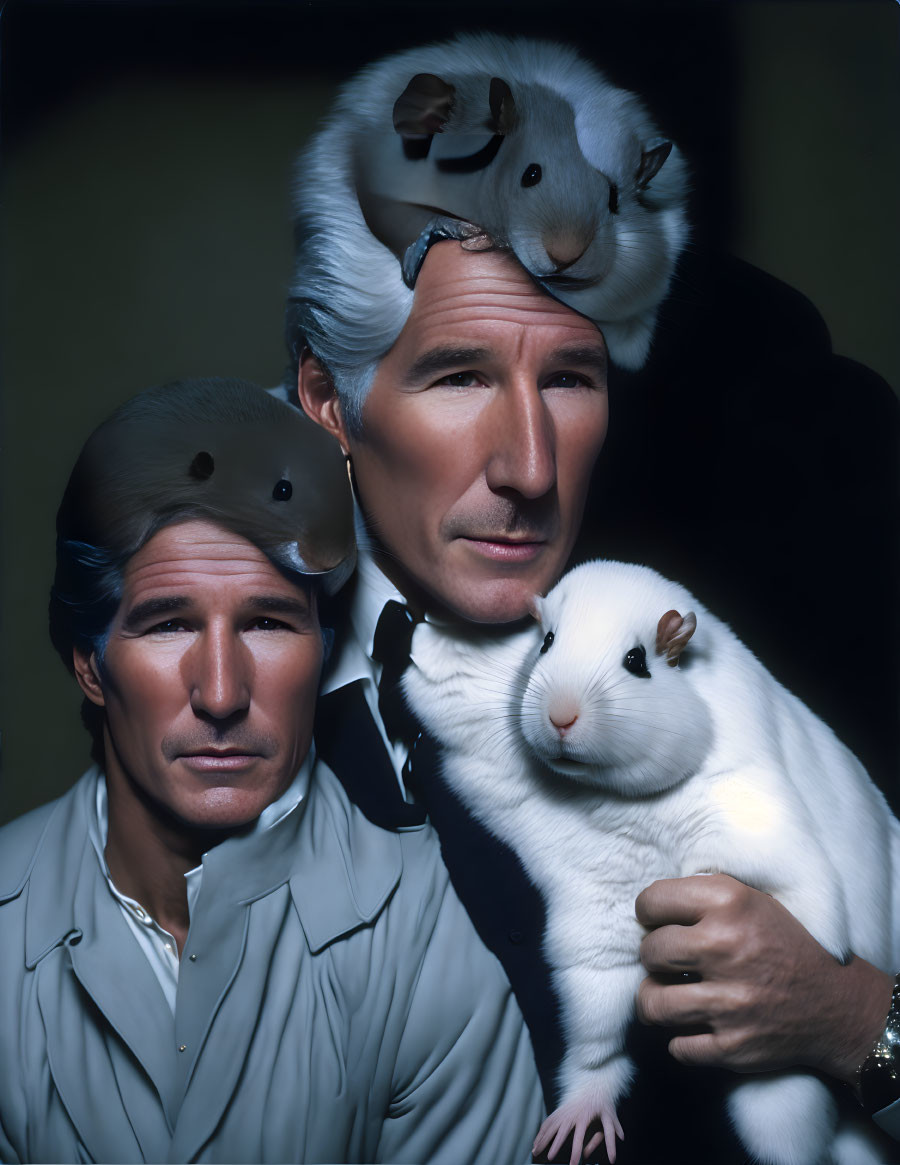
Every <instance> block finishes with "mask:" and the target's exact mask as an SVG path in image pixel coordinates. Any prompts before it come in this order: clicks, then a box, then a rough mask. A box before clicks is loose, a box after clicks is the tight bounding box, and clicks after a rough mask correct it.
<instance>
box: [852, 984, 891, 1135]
mask: <svg viewBox="0 0 900 1165" xmlns="http://www.w3.org/2000/svg"><path fill="white" fill-rule="evenodd" d="M859 1092H860V1100H861V1101H862V1105H863V1108H864V1109H865V1110H866V1111H867V1112H878V1110H879V1109H882V1108H886V1107H887V1106H888V1105H889V1104H893V1103H894V1101H895V1100H900V975H898V976H897V978H896V979H895V980H894V993H893V995H892V997H891V1010H890V1012H889V1014H888V1017H887V1023H886V1024H885V1028H884V1031H883V1032H882V1033H881V1035H880V1036H879V1038H878V1043H877V1044H876V1045H875V1047H874V1048H873V1049H872V1051H871V1052H870V1053H869V1054H868V1056H867V1057H866V1059H865V1061H864V1062H863V1066H862V1068H861V1069H860V1072H859Z"/></svg>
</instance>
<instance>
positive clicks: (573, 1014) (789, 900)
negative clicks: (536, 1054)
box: [404, 562, 900, 1165]
mask: <svg viewBox="0 0 900 1165" xmlns="http://www.w3.org/2000/svg"><path fill="white" fill-rule="evenodd" d="M535 614H536V616H537V619H538V623H536V624H535V625H533V626H531V627H529V628H527V629H526V630H524V631H522V630H520V631H516V632H514V633H512V634H509V635H506V636H499V637H488V636H485V635H484V634H483V633H479V632H478V631H477V630H461V629H450V628H439V627H437V626H435V625H430V624H422V625H420V627H419V628H417V630H416V632H415V635H414V637H413V643H412V664H413V666H411V667H410V668H409V669H408V671H407V673H406V676H405V678H404V685H405V688H406V691H407V695H408V697H409V700H410V702H411V704H412V706H413V708H414V710H415V711H416V713H417V714H418V715H419V717H420V718H421V720H422V721H423V723H424V724H425V726H426V727H427V728H428V730H429V731H430V732H431V733H432V735H433V736H434V737H435V738H436V739H437V740H438V741H439V742H440V743H441V744H442V746H443V748H444V757H443V777H444V779H445V780H446V781H447V782H448V783H449V785H450V786H451V787H452V788H453V789H454V791H455V792H456V793H457V795H458V796H459V797H461V799H462V800H463V801H464V802H465V803H466V804H467V805H468V806H469V808H470V809H471V810H472V812H473V813H474V814H475V816H476V817H478V818H479V820H481V821H482V822H483V823H484V824H485V825H486V826H487V827H488V828H489V829H490V830H491V831H492V832H493V833H495V834H496V835H497V836H498V837H499V838H500V839H501V840H502V841H504V842H505V843H506V844H507V845H509V846H510V847H511V848H512V849H513V850H514V851H515V852H516V853H517V854H518V855H519V857H520V859H521V861H522V863H523V865H524V866H525V869H526V870H527V872H528V874H529V877H530V878H531V880H532V881H533V882H534V884H535V885H536V886H537V887H538V889H539V890H540V892H541V894H542V896H543V898H544V901H545V904H546V913H547V927H546V935H545V954H546V957H547V961H548V963H549V965H550V967H551V969H552V972H553V976H554V984H555V987H556V990H557V994H558V996H559V1000H560V1005H561V1009H562V1019H563V1030H564V1034H565V1044H566V1050H565V1055H564V1058H563V1061H562V1065H561V1068H560V1073H559V1079H558V1082H557V1083H558V1089H559V1095H560V1097H561V1103H560V1105H559V1107H558V1108H557V1109H556V1111H555V1112H554V1113H552V1114H551V1115H550V1116H549V1117H548V1118H547V1121H546V1122H545V1123H544V1125H543V1126H542V1129H541V1131H540V1133H539V1135H538V1139H537V1141H536V1150H537V1151H541V1152H542V1151H547V1150H549V1153H550V1156H551V1158H552V1157H554V1156H555V1155H556V1153H557V1152H558V1151H559V1149H560V1147H561V1146H562V1144H563V1142H564V1141H565V1139H566V1138H567V1137H568V1135H569V1134H571V1133H574V1137H573V1144H572V1152H571V1161H572V1163H573V1165H574V1163H575V1162H577V1161H578V1160H579V1159H580V1158H581V1155H582V1150H583V1149H585V1148H586V1151H587V1152H591V1151H592V1150H593V1149H594V1148H595V1147H596V1144H597V1142H598V1139H599V1138H598V1135H593V1136H591V1135H590V1134H588V1132H587V1130H588V1126H592V1129H593V1128H596V1127H598V1125H599V1126H600V1127H602V1130H603V1136H604V1138H605V1141H606V1147H607V1151H608V1154H609V1157H610V1160H614V1158H615V1143H616V1137H617V1135H621V1127H620V1126H619V1123H618V1117H617V1115H616V1103H617V1101H618V1100H619V1098H620V1097H621V1096H623V1095H624V1094H625V1092H626V1091H627V1088H628V1084H629V1081H630V1079H631V1077H632V1074H633V1072H634V1070H635V1069H634V1065H633V1064H632V1063H631V1061H630V1060H629V1059H628V1057H627V1056H626V1055H625V1054H624V1052H623V1045H624V1036H625V1030H626V1027H627V1025H628V1023H629V1021H630V1020H631V1018H632V1016H633V1014H634V1002H635V995H636V992H637V988H638V985H639V983H640V981H641V979H642V977H643V974H644V972H643V969H642V967H641V964H640V959H639V947H640V942H641V938H642V937H643V933H644V932H643V929H642V927H641V926H640V925H639V924H638V922H637V920H636V918H635V914H634V901H635V898H636V897H637V895H638V894H639V893H640V891H641V890H643V889H644V888H645V887H646V886H647V885H649V884H650V883H651V882H653V881H654V880H656V879H658V878H671V877H684V876H688V875H691V874H696V873H710V872H722V873H727V874H730V875H732V876H733V877H736V878H739V879H740V880H741V881H743V882H746V883H748V884H749V885H751V886H754V887H756V888H758V889H760V890H763V891H766V892H767V893H770V894H772V895H773V896H774V897H775V898H777V899H778V901H780V902H781V903H783V905H784V906H785V907H787V909H788V910H790V911H791V913H792V914H794V915H795V917H796V918H797V919H799V921H800V922H801V923H802V924H803V925H804V926H805V927H806V928H807V930H809V931H810V933H811V934H812V935H813V936H814V937H815V938H816V939H817V940H818V941H819V942H820V943H821V944H822V945H823V946H824V947H825V948H826V949H827V950H828V951H830V952H831V954H833V955H834V956H835V957H836V958H838V959H843V958H845V957H847V956H848V954H849V953H850V952H853V953H855V954H857V955H859V956H861V957H862V958H864V959H867V960H868V961H869V962H871V963H873V964H875V965H876V966H878V967H880V968H881V969H882V970H885V971H888V972H890V973H893V972H894V971H895V970H896V968H897V966H898V964H900V885H898V871H900V824H898V822H897V820H896V819H895V818H894V817H893V816H892V815H891V813H890V811H889V809H888V807H887V805H886V803H885V801H884V798H883V797H882V796H881V794H880V793H879V791H878V790H877V789H876V788H875V786H874V784H873V783H872V782H871V780H870V779H869V777H868V775H867V774H866V772H865V770H864V769H863V768H862V766H861V765H860V763H859V762H858V761H857V760H856V758H855V757H854V756H853V755H852V753H850V751H849V750H848V749H846V748H845V747H844V746H843V745H842V744H841V743H840V741H839V740H838V739H837V738H836V737H835V735H834V734H833V733H832V732H831V730H830V729H829V728H828V727H827V726H826V725H825V724H824V723H823V722H822V721H821V720H819V719H818V718H817V717H816V716H814V715H813V713H812V712H810V710H809V709H808V708H807V707H806V706H805V705H804V704H802V703H801V702H800V700H798V699H797V698H796V697H795V696H793V695H792V694H791V693H790V692H788V691H787V690H786V689H785V688H784V687H782V686H781V685H780V684H779V683H778V682H777V680H775V678H774V677H773V676H772V675H771V674H770V673H769V672H768V671H767V670H766V669H765V668H764V667H763V666H762V664H761V663H760V662H759V661H758V660H757V659H756V658H755V657H754V655H753V654H752V653H751V651H750V650H749V649H748V648H747V647H745V646H744V645H743V644H742V643H741V642H740V641H739V640H738V639H737V637H736V636H735V635H734V634H733V632H732V631H731V630H730V629H729V628H728V627H727V626H726V625H725V624H724V623H723V622H722V621H721V620H719V619H717V618H716V617H715V616H714V615H712V614H711V613H710V612H709V611H707V610H706V609H705V608H704V607H703V606H702V604H701V603H699V602H698V601H697V600H696V599H695V598H694V597H693V596H692V595H691V594H689V592H687V591H686V590H685V589H684V588H683V587H681V586H679V585H678V584H676V583H672V582H669V581H667V580H666V579H664V578H662V577H661V576H660V575H658V574H656V573H655V572H654V571H652V570H649V569H648V568H646V567H641V566H633V565H628V564H624V563H616V562H593V563H587V564H585V565H583V566H580V567H577V568H576V569H575V570H573V571H571V572H570V573H569V574H567V575H566V576H565V577H564V578H563V579H562V580H561V581H560V582H559V584H558V585H557V586H556V587H555V588H554V589H553V590H552V591H551V592H550V594H549V595H548V596H547V597H546V598H538V599H536V600H535ZM728 1103H729V1111H730V1115H731V1117H732V1120H733V1121H734V1124H735V1128H736V1130H737V1132H738V1135H739V1136H740V1138H741V1141H742V1142H743V1144H744V1146H745V1147H746V1148H747V1150H748V1152H750V1153H751V1154H752V1155H753V1156H754V1157H755V1158H756V1159H757V1160H759V1161H763V1162H771V1163H773V1165H805V1163H809V1165H813V1163H815V1162H824V1161H829V1162H836V1163H840V1162H847V1163H849V1162H850V1161H854V1162H865V1161H871V1162H875V1161H877V1160H878V1159H879V1158H878V1151H877V1150H876V1149H875V1148H874V1147H873V1145H872V1143H870V1141H869V1135H868V1133H867V1131H866V1130H865V1129H864V1128H863V1127H861V1126H860V1127H859V1128H857V1127H856V1126H853V1127H850V1126H849V1125H848V1126H846V1127H840V1126H839V1124H838V1117H837V1109H836V1106H835V1103H834V1100H833V1097H832V1095H831V1093H830V1091H829V1089H828V1087H827V1086H826V1085H825V1084H824V1083H823V1082H822V1081H821V1080H820V1079H819V1078H818V1077H816V1076H814V1075H812V1074H811V1073H807V1072H803V1071H793V1070H792V1071H789V1072H775V1073H767V1074H765V1075H759V1076H755V1077H754V1076H747V1077H743V1076H741V1077H736V1078H735V1083H734V1085H733V1087H732V1089H731V1093H730V1096H729V1102H728ZM586 1142H587V1143H586Z"/></svg>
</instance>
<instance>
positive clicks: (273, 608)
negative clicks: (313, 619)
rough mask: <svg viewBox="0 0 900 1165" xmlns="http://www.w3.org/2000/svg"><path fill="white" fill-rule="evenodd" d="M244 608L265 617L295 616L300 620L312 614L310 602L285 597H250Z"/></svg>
mask: <svg viewBox="0 0 900 1165" xmlns="http://www.w3.org/2000/svg"><path fill="white" fill-rule="evenodd" d="M244 606H245V607H247V608H249V609H251V610H253V611H261V612H263V613H265V614H267V615H295V616H297V617H299V618H301V619H308V618H309V616H310V614H311V613H312V604H311V603H310V602H308V601H304V600H303V599H291V598H288V597H287V596H286V595H251V596H250V598H249V599H247V600H246V602H245V603H244Z"/></svg>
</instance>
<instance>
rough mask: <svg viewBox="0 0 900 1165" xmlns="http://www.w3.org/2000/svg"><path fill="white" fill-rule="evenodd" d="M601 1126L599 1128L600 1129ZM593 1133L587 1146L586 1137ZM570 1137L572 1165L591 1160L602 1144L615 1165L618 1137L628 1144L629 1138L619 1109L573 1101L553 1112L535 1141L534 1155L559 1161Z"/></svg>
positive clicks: (603, 1104) (606, 1104) (611, 1164)
mask: <svg viewBox="0 0 900 1165" xmlns="http://www.w3.org/2000/svg"><path fill="white" fill-rule="evenodd" d="M598 1123H599V1125H600V1127H599V1128H597V1127H596V1126H597V1125H598ZM589 1133H590V1139H589V1140H588V1141H587V1144H585V1137H587V1136H588V1134H589ZM569 1137H571V1138H572V1150H571V1153H570V1154H569V1165H579V1163H580V1162H581V1160H582V1159H583V1158H586V1157H589V1156H590V1155H591V1153H593V1152H594V1150H595V1149H596V1148H597V1147H598V1146H599V1144H600V1142H601V1141H606V1153H607V1156H608V1157H609V1160H610V1165H613V1162H615V1159H616V1137H618V1138H619V1140H620V1141H624V1139H625V1134H624V1133H623V1132H622V1126H621V1124H620V1123H619V1118H618V1116H616V1109H615V1105H613V1104H608V1103H602V1102H601V1103H600V1104H597V1103H592V1102H591V1101H590V1100H588V1099H586V1098H585V1099H582V1100H573V1101H569V1103H568V1104H563V1105H560V1107H559V1108H557V1109H556V1110H555V1111H554V1112H551V1113H550V1115H549V1116H548V1117H547V1119H546V1120H545V1121H544V1123H543V1124H542V1125H541V1127H540V1129H539V1130H538V1135H537V1136H536V1137H535V1140H534V1147H533V1152H534V1155H535V1156H538V1155H539V1154H541V1153H544V1152H545V1151H546V1155H547V1159H548V1160H550V1161H553V1160H555V1159H556V1156H557V1154H558V1153H559V1151H560V1149H562V1147H563V1145H564V1144H565V1143H566V1141H567V1140H568V1138H569ZM548 1146H549V1148H548Z"/></svg>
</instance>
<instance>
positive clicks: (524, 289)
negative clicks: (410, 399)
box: [398, 241, 603, 348]
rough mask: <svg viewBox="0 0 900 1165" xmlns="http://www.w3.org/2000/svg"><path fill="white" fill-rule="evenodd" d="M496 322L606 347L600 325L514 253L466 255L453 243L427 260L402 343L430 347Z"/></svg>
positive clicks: (437, 249) (440, 245)
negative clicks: (543, 286)
mask: <svg viewBox="0 0 900 1165" xmlns="http://www.w3.org/2000/svg"><path fill="white" fill-rule="evenodd" d="M494 323H498V324H504V323H510V324H521V325H523V326H527V327H529V328H533V327H542V328H547V329H558V331H559V337H558V339H559V340H560V341H562V342H566V341H568V340H571V341H573V342H576V341H578V342H581V343H588V342H592V343H594V344H599V345H600V346H603V338H602V336H601V334H600V332H599V330H598V329H597V327H596V325H595V324H593V323H592V322H591V321H590V320H588V319H586V318H585V317H584V316H581V315H579V314H578V313H577V312H575V311H573V310H572V309H571V308H569V307H566V306H565V305H564V304H562V303H559V302H558V301H557V300H555V299H552V298H551V297H550V296H549V295H548V294H547V293H546V292H544V291H541V290H540V289H539V288H538V287H537V286H536V285H535V284H534V282H533V281H532V279H531V278H530V276H529V275H528V274H527V272H526V271H525V270H524V269H523V268H522V267H521V266H520V265H519V264H518V263H517V262H516V260H515V259H514V258H513V257H512V256H511V255H509V254H507V253H505V252H503V251H496V250H494V251H465V250H463V248H462V247H461V246H460V244H459V243H457V242H452V241H450V242H443V243H438V244H436V245H435V246H433V247H432V248H431V250H430V251H429V253H428V255H427V256H426V258H425V262H424V263H423V264H422V269H421V271H420V273H419V277H418V280H417V282H416V292H415V297H414V299H413V306H412V311H411V312H410V315H409V318H408V320H407V322H406V325H405V327H404V329H403V331H402V332H401V334H400V339H399V341H398V345H402V346H403V347H404V348H409V347H410V346H418V345H419V344H421V343H426V344H427V343H429V342H431V341H432V340H433V339H434V338H436V337H437V335H439V334H443V335H444V336H446V334H447V332H448V331H451V330H456V329H458V330H460V331H461V332H465V331H466V330H468V329H471V327H473V326H478V325H484V324H487V325H491V324H494Z"/></svg>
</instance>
